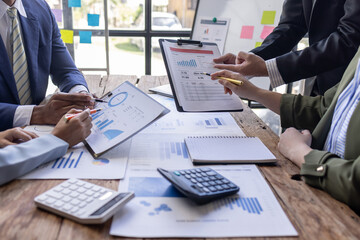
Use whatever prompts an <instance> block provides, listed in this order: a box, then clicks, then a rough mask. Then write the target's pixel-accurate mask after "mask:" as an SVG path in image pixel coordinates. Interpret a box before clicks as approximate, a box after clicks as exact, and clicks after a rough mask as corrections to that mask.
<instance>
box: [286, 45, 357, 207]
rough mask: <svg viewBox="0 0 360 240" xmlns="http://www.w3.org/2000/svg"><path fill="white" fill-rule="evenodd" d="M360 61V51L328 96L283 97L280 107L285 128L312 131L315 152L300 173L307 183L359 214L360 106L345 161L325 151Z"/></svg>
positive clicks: (349, 132) (351, 124) (348, 136)
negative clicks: (343, 95) (342, 98)
mask: <svg viewBox="0 0 360 240" xmlns="http://www.w3.org/2000/svg"><path fill="white" fill-rule="evenodd" d="M359 59H360V48H359V51H358V52H357V53H356V55H355V57H354V58H353V60H352V61H351V62H350V64H349V67H348V68H347V70H346V71H345V73H344V76H343V78H342V80H341V82H340V83H338V84H337V85H335V86H334V87H332V88H330V89H329V90H328V91H326V93H325V94H324V96H317V97H309V96H301V95H297V96H295V95H290V94H286V95H283V96H282V99H281V106H280V117H281V125H282V126H283V127H290V126H293V127H296V128H297V129H309V130H310V131H311V134H312V143H311V147H312V148H313V149H314V150H312V151H311V152H310V153H309V154H307V155H306V156H305V163H304V164H303V165H302V167H301V172H300V173H301V175H303V176H304V179H305V182H306V183H307V184H309V185H311V186H313V187H316V188H320V189H322V190H324V191H326V192H328V193H329V194H331V195H332V196H333V197H334V198H336V199H338V200H340V201H342V202H344V203H346V204H348V205H349V206H350V207H351V208H352V209H353V210H354V211H355V212H356V213H357V214H360V200H359V199H360V187H359V182H360V171H359V170H360V148H359V146H360V134H359V132H360V104H358V105H357V106H356V108H355V110H354V113H353V114H352V116H351V119H350V122H349V125H348V129H347V132H346V142H345V152H344V159H342V158H340V157H339V156H337V155H335V154H332V153H329V152H327V151H324V150H323V147H324V144H325V141H326V138H327V135H328V133H329V130H330V127H331V123H332V119H333V115H334V111H335V107H336V103H337V100H338V98H339V96H340V94H341V93H342V91H344V89H345V88H346V87H347V85H348V84H349V83H350V82H351V80H352V79H353V78H354V75H355V72H356V67H357V64H358V62H359ZM319 167H320V168H319Z"/></svg>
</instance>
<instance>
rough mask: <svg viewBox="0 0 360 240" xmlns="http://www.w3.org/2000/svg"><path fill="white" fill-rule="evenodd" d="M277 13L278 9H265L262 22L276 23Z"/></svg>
mask: <svg viewBox="0 0 360 240" xmlns="http://www.w3.org/2000/svg"><path fill="white" fill-rule="evenodd" d="M275 15H276V11H264V12H263V15H262V18H261V24H267V25H272V24H274V23H275Z"/></svg>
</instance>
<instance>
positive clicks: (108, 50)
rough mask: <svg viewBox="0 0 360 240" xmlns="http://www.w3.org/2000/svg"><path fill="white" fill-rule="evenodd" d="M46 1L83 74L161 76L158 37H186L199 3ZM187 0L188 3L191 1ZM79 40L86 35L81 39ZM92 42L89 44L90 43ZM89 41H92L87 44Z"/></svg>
mask: <svg viewBox="0 0 360 240" xmlns="http://www.w3.org/2000/svg"><path fill="white" fill-rule="evenodd" d="M76 1H79V2H81V7H69V6H68V4H69V3H68V0H47V2H48V3H49V5H50V7H51V8H52V9H53V12H54V15H56V16H57V22H58V25H59V28H60V29H64V30H71V31H73V34H74V37H73V41H72V42H71V43H66V46H67V48H68V50H69V52H70V54H71V55H72V57H73V58H74V60H75V63H76V65H77V67H78V68H79V69H80V70H82V71H84V72H86V73H89V72H90V73H101V74H104V73H107V74H130V75H138V76H141V75H144V74H153V75H164V74H166V71H165V67H164V63H163V60H162V56H161V53H160V47H159V43H158V39H159V38H173V39H177V38H189V37H190V31H191V27H192V22H193V19H194V15H195V7H196V4H197V0H192V1H188V0H73V1H72V2H76ZM190 2H191V3H190ZM83 36H85V37H86V36H87V38H86V39H85V40H84V39H82V38H83ZM90 39H91V40H90ZM89 42H91V43H89Z"/></svg>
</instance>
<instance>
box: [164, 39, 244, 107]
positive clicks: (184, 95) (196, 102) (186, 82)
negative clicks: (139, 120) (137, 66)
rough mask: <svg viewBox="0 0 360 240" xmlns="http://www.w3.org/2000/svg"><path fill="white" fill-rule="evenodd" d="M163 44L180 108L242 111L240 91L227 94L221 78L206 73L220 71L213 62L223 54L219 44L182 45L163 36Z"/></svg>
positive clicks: (172, 85) (168, 70)
mask: <svg viewBox="0 0 360 240" xmlns="http://www.w3.org/2000/svg"><path fill="white" fill-rule="evenodd" d="M160 46H161V50H162V54H163V58H164V62H165V65H166V70H167V73H168V76H169V81H170V84H171V87H172V90H173V93H174V98H175V101H176V106H177V110H178V111H185V112H209V111H226V112H229V111H242V109H243V107H242V101H241V99H240V98H239V97H238V96H236V94H233V95H228V94H224V87H223V86H222V85H221V84H219V83H218V81H213V80H211V78H210V76H207V75H204V74H202V73H204V72H206V73H213V72H216V71H218V69H215V68H214V62H213V59H214V58H216V57H219V56H220V52H219V49H218V46H217V45H216V44H215V43H203V45H202V46H201V47H200V46H198V45H181V46H179V45H178V44H177V42H176V41H174V40H167V39H160Z"/></svg>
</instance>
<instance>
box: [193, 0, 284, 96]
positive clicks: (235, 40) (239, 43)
mask: <svg viewBox="0 0 360 240" xmlns="http://www.w3.org/2000/svg"><path fill="white" fill-rule="evenodd" d="M283 3H284V0H198V5H197V11H196V15H195V19H194V24H193V29H192V35H194V32H197V31H201V29H200V26H199V25H200V24H198V23H199V19H201V18H202V17H211V18H214V17H216V18H230V26H229V30H228V35H227V38H226V42H225V49H224V53H233V54H237V53H238V52H239V51H245V52H248V51H250V50H252V49H254V48H255V46H256V44H257V43H261V42H262V41H263V39H262V38H261V37H260V36H261V33H262V31H263V29H264V26H273V27H275V26H277V25H278V23H279V20H280V15H281V11H282V5H283ZM264 11H275V12H276V13H275V21H274V23H273V24H261V20H262V16H263V13H264ZM243 26H254V30H253V37H252V38H251V39H244V38H241V37H240V36H241V32H242V27H243ZM194 40H197V39H194ZM251 82H253V83H254V84H255V85H257V86H259V87H261V88H264V89H269V86H270V81H269V79H268V78H263V77H261V78H253V79H252V80H251Z"/></svg>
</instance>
